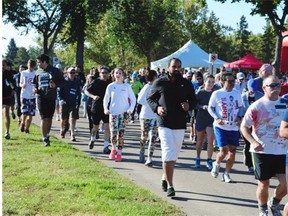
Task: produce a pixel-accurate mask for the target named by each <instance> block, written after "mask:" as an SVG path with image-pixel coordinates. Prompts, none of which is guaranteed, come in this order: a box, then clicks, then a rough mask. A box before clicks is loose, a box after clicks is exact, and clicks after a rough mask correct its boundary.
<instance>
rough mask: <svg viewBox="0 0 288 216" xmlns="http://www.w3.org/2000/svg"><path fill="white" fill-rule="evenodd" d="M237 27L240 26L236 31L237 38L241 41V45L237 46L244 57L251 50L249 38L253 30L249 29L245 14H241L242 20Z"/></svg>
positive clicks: (239, 53)
mask: <svg viewBox="0 0 288 216" xmlns="http://www.w3.org/2000/svg"><path fill="white" fill-rule="evenodd" d="M237 27H238V28H237V30H236V32H235V33H236V38H237V40H238V41H239V46H237V47H238V55H239V57H241V58H242V57H244V56H245V55H247V54H248V53H249V52H250V50H249V43H248V39H249V35H250V34H251V32H250V31H248V23H247V20H246V17H245V16H244V15H242V16H241V18H240V22H239V23H237Z"/></svg>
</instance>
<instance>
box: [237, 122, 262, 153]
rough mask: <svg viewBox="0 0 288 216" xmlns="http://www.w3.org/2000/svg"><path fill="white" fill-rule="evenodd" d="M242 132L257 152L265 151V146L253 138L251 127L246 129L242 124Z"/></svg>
mask: <svg viewBox="0 0 288 216" xmlns="http://www.w3.org/2000/svg"><path fill="white" fill-rule="evenodd" d="M240 130H241V133H242V135H243V136H244V137H245V138H246V139H247V140H248V142H250V144H251V145H252V147H253V148H254V150H255V151H263V150H264V148H263V146H262V145H261V144H260V143H259V142H257V141H256V140H255V139H254V137H253V136H252V132H251V130H250V128H249V127H246V126H244V125H243V124H242V125H241V127H240Z"/></svg>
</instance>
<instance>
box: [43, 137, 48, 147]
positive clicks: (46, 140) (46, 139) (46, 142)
mask: <svg viewBox="0 0 288 216" xmlns="http://www.w3.org/2000/svg"><path fill="white" fill-rule="evenodd" d="M42 142H43V145H44V146H45V147H47V146H50V140H49V137H44V138H43V141H42Z"/></svg>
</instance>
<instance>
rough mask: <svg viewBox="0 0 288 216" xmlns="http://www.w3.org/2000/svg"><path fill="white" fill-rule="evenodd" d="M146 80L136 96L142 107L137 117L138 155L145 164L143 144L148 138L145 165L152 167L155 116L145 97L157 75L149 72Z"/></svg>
mask: <svg viewBox="0 0 288 216" xmlns="http://www.w3.org/2000/svg"><path fill="white" fill-rule="evenodd" d="M145 77H146V80H147V81H148V83H147V84H146V85H145V86H144V87H143V88H142V89H141V91H140V92H139V94H138V100H137V102H138V103H139V104H141V105H142V108H141V112H140V115H139V118H140V127H141V138H140V155H139V162H140V163H144V162H145V143H146V141H147V140H148V137H149V145H148V159H147V160H146V163H145V165H146V166H148V167H152V165H153V164H152V156H153V153H154V149H155V144H156V138H157V130H158V128H157V115H156V113H154V112H153V111H152V109H151V108H150V106H149V105H148V103H147V99H146V98H147V95H148V93H149V91H150V89H151V86H152V83H153V82H154V80H155V79H157V73H156V71H154V70H149V71H147V72H146V74H145Z"/></svg>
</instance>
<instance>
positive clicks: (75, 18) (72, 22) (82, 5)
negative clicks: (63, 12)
mask: <svg viewBox="0 0 288 216" xmlns="http://www.w3.org/2000/svg"><path fill="white" fill-rule="evenodd" d="M110 6H111V1H110V0H97V1H95V0H78V1H73V7H70V8H69V9H68V11H67V13H68V16H69V19H68V25H67V26H66V27H67V28H65V29H64V31H63V34H62V36H63V38H64V40H65V43H66V44H69V43H76V64H77V65H79V66H80V67H81V69H82V70H83V64H84V46H85V45H84V42H85V39H86V38H85V37H86V31H87V27H88V26H89V25H95V24H97V23H99V21H100V20H101V18H102V16H103V14H104V13H105V12H106V11H107V9H108V8H109V7H110Z"/></svg>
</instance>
